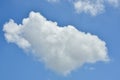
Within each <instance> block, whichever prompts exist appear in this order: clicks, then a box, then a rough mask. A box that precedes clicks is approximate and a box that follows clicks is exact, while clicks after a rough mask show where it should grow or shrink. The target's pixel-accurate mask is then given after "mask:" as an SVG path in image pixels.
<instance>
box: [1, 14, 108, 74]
mask: <svg viewBox="0 0 120 80" xmlns="http://www.w3.org/2000/svg"><path fill="white" fill-rule="evenodd" d="M3 31H4V32H5V38H6V40H7V41H8V42H11V43H15V44H17V45H18V46H19V47H21V48H22V49H24V50H26V49H28V48H29V49H30V50H31V51H32V53H33V55H34V56H35V57H36V58H37V59H38V61H42V62H44V63H45V65H46V66H47V67H48V68H49V69H51V70H53V71H56V72H58V73H61V74H63V75H67V74H69V73H70V72H71V71H73V70H75V69H77V68H79V67H81V66H82V65H84V64H85V63H96V62H98V61H103V62H106V61H108V60H109V58H108V55H107V47H106V43H105V42H104V41H102V40H101V39H99V38H98V37H97V36H96V35H92V34H90V33H85V32H81V31H79V30H77V29H76V28H75V27H74V26H71V25H68V26H64V27H60V26H58V25H57V23H56V22H52V21H49V20H47V19H46V18H45V17H43V16H42V15H41V14H40V13H35V12H31V13H30V15H29V17H28V18H25V19H23V21H22V24H19V25H18V24H17V23H15V22H14V21H13V20H10V21H9V22H8V23H6V24H5V25H4V28H3Z"/></svg>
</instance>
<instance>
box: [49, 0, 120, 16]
mask: <svg viewBox="0 0 120 80" xmlns="http://www.w3.org/2000/svg"><path fill="white" fill-rule="evenodd" d="M56 1H61V0H55V1H54V0H49V2H56ZM68 2H69V3H71V4H73V6H74V8H75V10H76V12H77V13H82V12H84V13H87V14H90V15H92V16H96V15H98V14H100V13H103V12H104V11H105V7H106V3H107V4H109V5H112V6H113V7H118V6H119V4H120V0H68Z"/></svg>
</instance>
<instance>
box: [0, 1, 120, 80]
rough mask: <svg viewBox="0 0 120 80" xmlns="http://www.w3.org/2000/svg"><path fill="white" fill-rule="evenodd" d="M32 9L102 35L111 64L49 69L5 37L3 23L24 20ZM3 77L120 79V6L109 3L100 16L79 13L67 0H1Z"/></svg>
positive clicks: (0, 74)
mask: <svg viewBox="0 0 120 80" xmlns="http://www.w3.org/2000/svg"><path fill="white" fill-rule="evenodd" d="M30 11H35V12H40V13H41V14H42V15H43V16H44V17H46V18H47V19H48V20H51V21H55V22H57V23H58V25H59V26H66V25H73V26H75V27H76V28H77V29H78V30H80V31H84V32H90V33H92V34H95V35H97V36H99V38H100V39H102V40H104V41H105V42H106V44H107V48H108V55H109V57H110V60H111V61H110V62H109V63H104V62H98V63H96V64H86V65H84V66H83V67H81V68H78V69H77V70H75V71H72V73H71V74H69V75H67V76H62V75H59V74H56V73H55V72H53V71H51V70H49V69H47V68H46V67H45V65H44V63H42V62H41V63H40V62H38V61H37V60H36V59H35V58H34V57H33V56H31V55H27V54H25V52H24V51H23V50H22V49H21V48H19V47H18V46H16V45H15V44H12V43H8V42H7V41H6V40H5V37H4V32H3V25H4V24H5V23H6V22H7V21H9V19H14V20H15V22H16V23H18V24H19V23H21V22H22V19H23V18H26V17H28V14H29V12H30ZM0 80H120V7H117V8H115V7H112V6H111V5H109V4H105V11H104V12H103V13H101V14H98V15H96V16H92V15H90V14H89V13H84V12H82V13H76V12H75V9H74V7H73V5H72V4H71V3H69V2H67V1H64V0H63V1H61V2H57V3H49V2H48V1H46V0H0Z"/></svg>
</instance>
